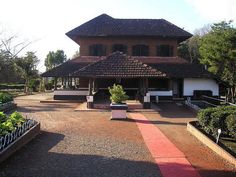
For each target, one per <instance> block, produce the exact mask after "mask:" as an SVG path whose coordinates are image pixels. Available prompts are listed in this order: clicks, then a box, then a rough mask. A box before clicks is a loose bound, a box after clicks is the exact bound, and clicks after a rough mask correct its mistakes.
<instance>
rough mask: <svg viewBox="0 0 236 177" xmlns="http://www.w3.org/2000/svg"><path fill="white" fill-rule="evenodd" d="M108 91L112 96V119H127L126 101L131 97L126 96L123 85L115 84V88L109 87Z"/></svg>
mask: <svg viewBox="0 0 236 177" xmlns="http://www.w3.org/2000/svg"><path fill="white" fill-rule="evenodd" d="M108 89H109V92H110V94H111V96H110V100H111V104H110V108H111V119H126V118H127V116H126V111H127V109H128V106H127V104H126V103H125V102H124V101H126V100H127V99H128V98H129V97H128V96H127V95H126V93H125V91H124V89H123V87H122V86H121V85H116V84H114V85H113V87H111V88H110V87H109V88H108Z"/></svg>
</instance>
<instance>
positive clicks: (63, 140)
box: [0, 95, 160, 177]
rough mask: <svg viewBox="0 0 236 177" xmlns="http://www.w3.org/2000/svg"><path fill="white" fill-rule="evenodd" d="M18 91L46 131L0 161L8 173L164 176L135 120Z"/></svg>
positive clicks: (0, 172)
mask: <svg viewBox="0 0 236 177" xmlns="http://www.w3.org/2000/svg"><path fill="white" fill-rule="evenodd" d="M39 99H42V95H35V96H26V97H18V98H17V99H16V102H17V104H18V111H20V112H22V113H23V114H25V115H26V116H27V117H32V118H34V119H36V120H37V121H39V122H40V123H41V129H42V133H41V134H40V135H38V136H37V137H36V138H35V139H34V140H33V141H32V142H30V143H29V144H28V145H26V146H25V147H23V148H22V149H21V150H19V151H18V152H16V153H15V154H14V155H13V156H12V157H10V158H9V159H8V160H6V161H5V162H4V163H3V164H1V165H0V176H1V177H3V176H6V177H13V176H14V177H28V176H32V177H46V176H47V177H54V176H55V177H66V176H69V177H74V176H75V177H100V176H101V177H106V176H107V177H111V176H114V177H126V176H127V177H128V176H134V177H136V176H137V177H138V176H140V177H149V176H150V177H151V176H153V177H159V176H160V172H159V169H158V167H157V165H156V164H155V162H154V160H153V158H152V156H151V154H150V153H149V151H148V149H147V148H146V146H145V144H144V142H143V140H142V137H141V134H140V132H139V131H138V129H137V127H136V124H135V122H133V121H132V120H128V121H110V120H109V117H110V113H109V112H99V113H98V112H74V111H73V109H74V108H75V107H76V105H77V104H76V103H70V104H68V103H48V104H46V103H43V104H42V103H39Z"/></svg>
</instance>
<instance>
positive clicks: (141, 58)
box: [132, 56, 189, 64]
mask: <svg viewBox="0 0 236 177" xmlns="http://www.w3.org/2000/svg"><path fill="white" fill-rule="evenodd" d="M132 58H134V59H135V60H139V61H141V62H142V63H145V64H151V63H155V64H161V63H170V64H171V63H172V64H184V63H189V62H188V61H187V60H185V59H183V58H180V57H157V56H148V57H146V56H132Z"/></svg>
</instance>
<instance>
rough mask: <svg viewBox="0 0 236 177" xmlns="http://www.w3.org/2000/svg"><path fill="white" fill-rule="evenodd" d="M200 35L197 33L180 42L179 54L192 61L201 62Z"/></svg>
mask: <svg viewBox="0 0 236 177" xmlns="http://www.w3.org/2000/svg"><path fill="white" fill-rule="evenodd" d="M199 47H200V36H199V35H195V36H193V37H191V38H189V39H188V40H186V41H184V42H182V43H180V46H179V47H178V56H180V57H182V58H184V59H187V60H188V61H189V62H190V63H199V57H200V54H199Z"/></svg>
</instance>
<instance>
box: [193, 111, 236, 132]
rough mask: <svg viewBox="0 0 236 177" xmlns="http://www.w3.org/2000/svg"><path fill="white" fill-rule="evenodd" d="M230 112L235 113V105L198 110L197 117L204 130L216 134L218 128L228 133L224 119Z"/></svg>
mask: <svg viewBox="0 0 236 177" xmlns="http://www.w3.org/2000/svg"><path fill="white" fill-rule="evenodd" d="M232 114H236V107H235V106H219V107H215V108H206V109H203V110H200V111H199V113H198V115H197V118H198V120H199V124H200V125H201V126H202V127H203V129H204V130H205V131H206V132H208V133H212V134H214V135H216V134H217V130H218V129H219V128H220V129H221V130H222V132H223V133H224V134H229V132H230V130H229V129H228V126H227V120H226V119H227V117H228V116H230V115H232Z"/></svg>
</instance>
